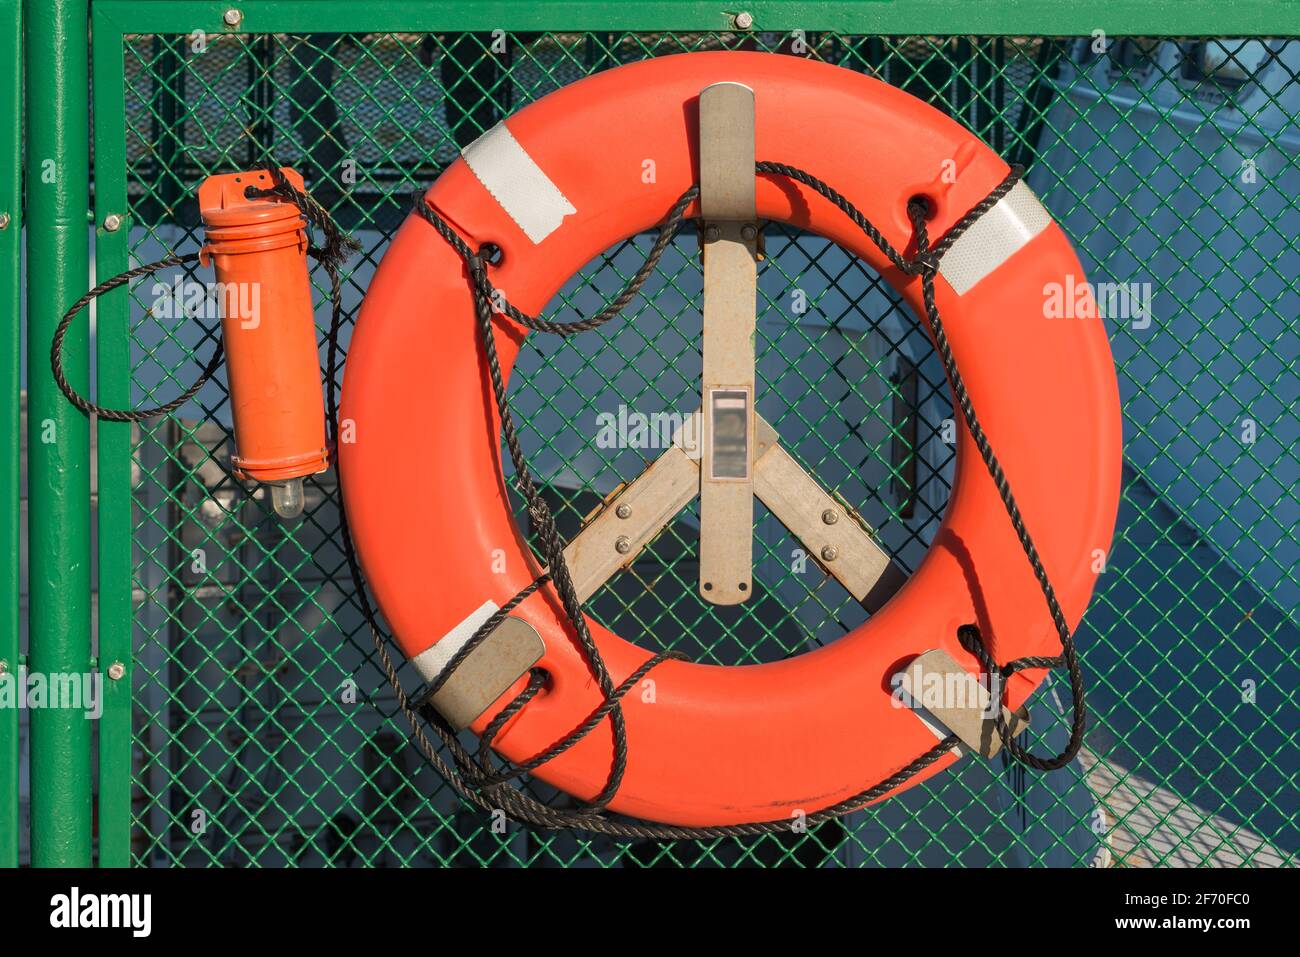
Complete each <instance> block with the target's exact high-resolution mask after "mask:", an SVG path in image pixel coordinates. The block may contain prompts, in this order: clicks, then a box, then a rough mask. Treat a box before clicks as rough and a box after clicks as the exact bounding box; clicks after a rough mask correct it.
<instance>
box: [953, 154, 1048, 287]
mask: <svg viewBox="0 0 1300 957" xmlns="http://www.w3.org/2000/svg"><path fill="white" fill-rule="evenodd" d="M1051 222H1052V216H1051V214H1050V213H1049V212H1048V211H1047V210H1046V209H1044V208H1043V204H1042V203H1040V202H1039V201H1038V197H1037V196H1035V195H1034V191H1033V190H1032V189H1030V188H1029V186H1028V185H1026V183H1025V182H1024V180H1021V181H1020V182H1018V183H1016V184H1015V185H1014V186H1012V187H1011V189H1009V190H1008V191H1007V195H1005V196H1003V197H1002V198H1001V199H1000V200H998V201H997V203H995V204H994V206H993V208H992V209H990V210H989V211H988V212H987V213H985V214H984V215H983V216H981V217H980V218H979V219H977V220H975V222H974V223H972V224H971V227H970V228H969V229H968V230H966V232H964V233H962V234H961V236H959V237H958V238H957V241H956V242H955V243H953V244H952V246H951V247H949V249H948V251H947V252H946V253H944V254H943V259H941V260H940V261H939V272H940V273H941V274H942V275H943V278H944V279H946V280H948V284H949V285H950V286H952V288H953V289H954V290H955V291H956V293H957V295H959V296H964V295H966V293H967V292H969V291H970V290H971V289H972V288H973V287H974V286H975V284H976V283H978V282H979V281H980V280H981V279H983V278H984V277H985V276H987V275H988V274H989V273H991V272H993V271H994V270H995V269H997V268H998V267H999V266H1001V265H1002V264H1003V263H1005V262H1006V261H1007V260H1008V259H1010V258H1011V257H1012V256H1014V255H1015V254H1016V253H1017V252H1019V251H1020V249H1021V248H1022V247H1023V246H1024V245H1025V244H1026V243H1027V242H1029V240H1031V239H1033V238H1034V237H1035V236H1037V235H1038V234H1039V233H1041V232H1042V231H1043V230H1044V229H1046V228H1047V227H1048V225H1049V224H1050V223H1051Z"/></svg>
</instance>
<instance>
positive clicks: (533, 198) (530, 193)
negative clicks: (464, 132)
mask: <svg viewBox="0 0 1300 957" xmlns="http://www.w3.org/2000/svg"><path fill="white" fill-rule="evenodd" d="M460 155H461V156H463V157H464V158H465V162H466V163H468V164H469V168H470V169H471V170H472V171H473V173H474V175H475V176H477V177H478V180H479V182H480V183H482V184H483V185H484V187H486V189H487V191H488V192H489V193H491V194H492V197H493V198H494V199H495V200H496V201H497V202H498V203H500V204H501V208H502V209H504V210H505V211H506V213H508V214H509V216H510V218H511V219H513V220H514V221H515V222H516V223H517V224H518V226H519V228H520V229H522V230H523V231H524V234H525V235H527V236H528V238H529V239H531V240H532V241H533V243H534V244H537V243H540V242H541V241H542V240H543V239H545V238H546V237H547V236H549V235H551V233H553V232H555V231H556V230H557V229H559V228H560V224H561V223H562V222H563V221H564V217H565V216H572V215H573V214H574V213H576V212H577V210H576V209H574V208H573V204H572V203H570V202H569V200H568V198H567V197H566V196H565V195H564V194H563V193H561V192H560V188H559V187H558V186H556V185H555V184H554V183H553V182H551V178H550V177H549V176H547V175H546V173H545V172H544V171H543V170H542V168H541V167H540V166H538V165H537V163H536V161H534V160H533V158H532V157H531V156H529V155H528V153H527V151H526V150H525V149H524V148H523V147H522V146H520V145H519V141H518V140H517V139H515V137H514V134H512V133H511V132H510V131H509V130H508V129H506V125H505V123H504V122H501V123H498V124H497V125H496V126H494V127H492V128H491V129H490V130H488V131H487V132H485V133H484V134H483V135H482V136H480V137H479V138H478V139H476V140H475V141H474V142H473V143H470V144H469V146H466V147H465V148H464V149H463V150H461V152H460Z"/></svg>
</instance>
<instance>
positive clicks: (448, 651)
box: [411, 601, 500, 681]
mask: <svg viewBox="0 0 1300 957" xmlns="http://www.w3.org/2000/svg"><path fill="white" fill-rule="evenodd" d="M498 608H500V606H499V605H498V604H497V603H496V602H494V601H485V602H483V604H481V605H479V606H478V608H476V609H475V610H474V611H472V612H470V613H469V616H468V617H467V618H466V619H465V620H464V621H462V622H461V623H460V624H459V625H457V626H456V627H455V628H453V629H452V630H451V631H449V632H447V633H446V634H445V635H443V636H442V637H441V638H439V639H438V640H437V641H436V642H435V643H434V644H433V645H431V646H430V647H428V648H426V649H424V651H422V652H420V653H419V654H418V655H416V656H415V657H414V658H412V659H411V664H413V665H415V670H416V671H418V672H419V673H420V677H421V678H423V679H424V680H425V681H433V680H434V679H435V678H437V677H438V675H440V674H442V672H443V669H444V668H446V667H447V662H449V661H451V659H452V657H453V656H454V655H455V654H456V652H458V651H460V650H461V649H462V648H464V647H465V643H466V642H468V641H469V640H470V639H471V638H473V637H474V632H476V631H478V629H479V625H481V624H483V622H485V621H487V620H488V619H489V618H491V617H492V616H493V614H495V613H496V611H497V609H498Z"/></svg>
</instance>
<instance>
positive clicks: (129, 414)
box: [50, 253, 225, 422]
mask: <svg viewBox="0 0 1300 957" xmlns="http://www.w3.org/2000/svg"><path fill="white" fill-rule="evenodd" d="M198 258H199V254H198V253H186V254H185V255H183V256H178V255H176V254H175V253H173V254H170V255H167V256H164V257H163V258H162V259H159V260H158V261H157V262H152V263H148V264H147V265H144V266H136V267H135V268H134V269H128V270H127V271H126V272H124V273H120V274H119V275H116V276H114V277H113V278H112V279H107V280H105V281H104V282H101V283H100V284H99V285H98V286H96V287H95V288H94V289H91V290H90V292H88V293H86V294H85V295H84V296H82V297H81V298H80V299H78V300H77V301H76V302H74V303H73V304H72V307H71V308H70V309H68V311H67V312H65V313H64V314H63V318H62V319H60V320H59V324H58V326H56V327H55V329H54V339H53V341H52V342H51V343H50V371H51V372H53V374H54V381H55V383H56V384H57V385H58V387H59V391H60V392H62V393H63V394H64V396H66V397H67V400H68V401H69V402H71V403H72V404H73V405H74V406H76V407H77V408H78V409H80V410H81V411H82V412H83V413H85V414H86V415H95V416H98V417H99V418H101V419H106V420H107V421H109V422H143V421H144V420H145V419H152V418H153V417H154V416H156V415H167V414H168V413H170V412H174V411H176V410H177V409H179V408H180V407H181V406H183V405H184V404H185V403H186V402H188V401H190V399H192V398H194V396H196V395H198V392H199V390H200V389H202V388H203V385H204V383H206V382H207V381H208V380H209V379H211V378H212V375H213V373H214V372H216V371H217V370H218V369H219V368H221V360H222V359H223V358H224V356H225V351H224V350H223V349H222V347H221V339H220V338H218V339H217V345H216V348H214V349H213V350H212V357H211V358H210V359H208V364H207V365H205V366H204V367H203V371H202V372H201V373H199V377H198V378H197V379H195V380H194V384H193V385H191V386H190V387H189V388H188V389H186V390H185V391H184V392H182V393H181V394H180V395H178V396H177V397H176V398H174V399H172V400H171V401H170V402H167V403H165V404H163V405H159V406H155V407H154V408H152V409H110V408H107V407H105V406H102V405H96V404H95V403H94V402H91V401H90V400H89V399H87V398H86V397H85V396H83V395H82V394H81V393H79V392H78V391H77V390H76V389H74V388H73V387H72V383H70V382H69V381H68V377H67V375H66V374H65V373H64V371H63V340H64V339H65V338H66V337H67V335H68V328H69V327H70V326H71V325H72V320H73V319H75V318H76V317H77V313H79V312H81V310H83V309H85V308H86V307H87V306H88V305H90V304H91V303H92V302H94V301H95V300H96V299H98V298H99V297H100V296H102V295H104V293H106V292H112V291H113V290H114V289H117V288H118V287H119V286H125V285H126V284H127V283H129V282H131V281H132V280H134V279H139V278H140V277H141V276H149V275H152V274H153V273H156V272H158V270H160V269H167V268H169V267H171V266H181V265H184V264H185V263H192V262H194V261H196V260H197V259H198Z"/></svg>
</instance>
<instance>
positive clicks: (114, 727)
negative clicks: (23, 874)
mask: <svg viewBox="0 0 1300 957" xmlns="http://www.w3.org/2000/svg"><path fill="white" fill-rule="evenodd" d="M91 42H92V43H93V44H94V48H95V55H94V58H93V62H94V64H95V82H94V87H93V94H94V97H95V108H94V110H93V111H92V112H93V115H94V123H95V129H94V135H95V221H96V222H97V223H99V228H98V229H97V230H96V231H95V275H96V276H103V277H107V276H116V275H117V274H118V273H120V272H123V271H125V270H126V269H128V268H129V267H130V237H131V228H130V225H131V224H130V221H129V220H128V219H127V197H126V172H127V160H126V126H125V124H123V123H122V117H123V116H125V115H126V104H125V97H126V92H125V86H126V64H125V62H124V56H123V43H122V36H121V34H118V33H115V32H114V31H112V30H107V29H105V30H99V29H94V28H92V30H91ZM110 216H118V217H119V222H120V225H119V226H118V228H116V229H106V228H105V227H104V225H103V224H104V223H105V222H109V221H110V220H109V217H110ZM129 313H130V293H129V291H128V290H127V288H126V287H122V288H121V289H116V290H114V291H113V292H110V293H108V294H107V295H104V296H101V297H100V298H99V300H98V301H97V302H96V305H95V397H96V399H97V401H99V402H100V403H101V404H102V405H107V406H113V407H115V408H126V407H127V406H129V405H130V404H131V339H130V335H131V334H130V328H129V325H130V324H129ZM95 438H96V440H97V446H98V447H97V449H96V466H97V468H96V474H97V476H98V480H99V481H98V491H99V508H98V510H97V513H96V523H97V524H96V532H97V536H96V546H97V548H98V556H99V568H98V585H99V609H98V623H99V670H100V673H101V674H103V675H104V713H103V715H102V717H101V718H100V720H99V817H98V820H99V865H100V867H126V866H128V865H129V864H130V863H131V682H132V677H133V675H134V669H133V667H132V664H133V660H134V659H133V657H132V654H131V631H132V626H133V624H134V620H135V619H134V615H133V609H132V607H131V424H130V423H129V422H105V421H103V420H100V421H99V422H97V423H96V424H95Z"/></svg>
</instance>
